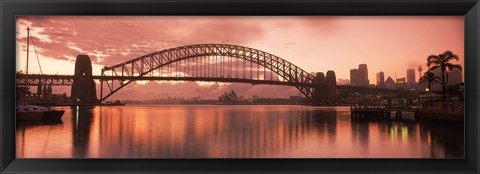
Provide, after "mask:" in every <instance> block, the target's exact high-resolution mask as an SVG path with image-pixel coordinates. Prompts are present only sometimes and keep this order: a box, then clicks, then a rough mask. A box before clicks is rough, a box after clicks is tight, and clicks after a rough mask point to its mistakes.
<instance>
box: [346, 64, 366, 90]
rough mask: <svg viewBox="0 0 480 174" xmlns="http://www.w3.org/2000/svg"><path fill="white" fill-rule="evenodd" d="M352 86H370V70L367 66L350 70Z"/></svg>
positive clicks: (359, 66)
mask: <svg viewBox="0 0 480 174" xmlns="http://www.w3.org/2000/svg"><path fill="white" fill-rule="evenodd" d="M350 85H352V86H368V85H369V80H368V69H367V64H360V65H358V69H351V70H350Z"/></svg>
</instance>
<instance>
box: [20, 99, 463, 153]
mask: <svg viewBox="0 0 480 174" xmlns="http://www.w3.org/2000/svg"><path fill="white" fill-rule="evenodd" d="M63 109H65V110H66V112H65V115H64V117H63V118H62V120H64V123H63V124H56V125H33V126H28V125H20V126H17V156H18V157H25V158H30V157H41V158H44V157H60V158H71V157H73V158H292V157H293V158H352V157H353V158H371V157H373V158H382V157H388V158H391V157H394V158H404V157H407V158H410V157H413V158H418V157H421V158H430V157H435V158H438V157H440V158H443V157H455V158H459V157H463V153H464V149H463V127H462V126H452V125H445V124H438V123H431V122H427V123H425V122H419V121H414V120H413V119H412V120H401V121H399V120H378V121H375V120H369V121H351V120H350V111H349V108H341V107H308V106H184V105H179V106H141V105H140V106H116V107H73V108H63ZM67 120H68V121H67ZM445 130H449V131H448V132H446V131H445ZM452 130H455V131H452ZM57 147H60V148H57ZM55 148H56V149H55Z"/></svg>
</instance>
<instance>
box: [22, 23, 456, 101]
mask: <svg viewBox="0 0 480 174" xmlns="http://www.w3.org/2000/svg"><path fill="white" fill-rule="evenodd" d="M252 21H253V22H256V24H258V23H259V22H258V21H261V24H258V25H252V24H251V23H252ZM100 22H106V24H98V25H96V24H97V23H100ZM440 25H441V26H444V27H443V28H442V30H438V29H436V27H437V26H440ZM27 26H28V27H30V28H31V34H32V36H33V40H34V41H35V44H36V45H35V46H36V47H37V51H38V53H39V57H40V58H41V60H40V62H41V63H42V66H43V71H44V73H48V74H57V73H58V74H73V71H72V69H73V66H74V57H76V55H78V54H88V55H89V56H91V57H92V63H93V74H97V75H98V74H99V71H100V69H101V68H102V67H103V66H110V65H114V64H117V63H121V62H123V61H126V60H130V59H133V58H136V57H138V56H142V55H145V54H148V53H151V52H155V51H159V50H162V49H165V48H171V47H175V46H181V45H188V44H195V43H223V42H224V43H228V44H236V45H243V46H248V47H252V48H257V49H260V50H263V51H266V52H269V53H272V54H274V55H277V56H279V57H282V58H284V59H286V60H288V61H290V62H292V63H294V64H296V65H297V66H299V67H301V68H302V69H304V70H306V71H308V72H312V73H315V72H327V71H328V70H333V71H335V73H336V76H337V79H338V81H340V80H343V79H350V78H349V76H348V75H349V70H350V69H352V68H356V67H357V65H358V64H367V65H368V72H369V73H368V79H369V81H370V84H374V83H375V77H376V72H379V71H383V72H384V73H385V78H387V77H389V76H392V75H393V74H394V73H398V74H403V73H404V72H405V70H406V69H410V68H416V67H418V66H419V65H422V66H423V67H424V68H425V69H427V67H426V58H427V57H428V56H429V55H431V54H439V53H442V52H444V51H445V50H451V51H453V52H454V53H455V54H457V55H459V57H460V61H459V62H458V63H459V64H461V65H462V66H463V60H464V59H463V57H464V55H463V39H464V38H463V17H452V16H448V17H446V16H439V17H348V16H345V17H71V16H70V17H66V16H64V17H62V16H59V17H48V16H47V17H45V16H43V17H42V16H37V17H18V18H17V39H18V40H17V67H16V68H17V70H23V71H24V68H25V57H26V56H25V43H26V42H25V41H26V39H25V37H26V27H27ZM91 26H95V27H91ZM147 26H149V27H147ZM150 26H164V27H163V28H162V30H159V29H155V27H150ZM218 28H221V30H218ZM214 30H215V32H212V31H214ZM132 33H135V34H134V35H132ZM298 33H303V34H298ZM444 39H448V40H449V42H442V41H441V40H444ZM365 41H367V42H365ZM412 43H415V44H412ZM30 51H31V54H30V55H31V58H32V59H30V60H31V61H30V65H29V66H30V68H29V69H30V70H29V71H30V73H38V72H39V70H38V65H36V61H35V59H34V54H33V51H32V49H31V50H30ZM319 52H320V53H319ZM319 55H320V56H319ZM386 57H388V58H386ZM52 64H53V65H55V67H54V68H51V66H50V68H49V66H48V65H52ZM399 77H402V76H401V75H399ZM403 77H406V74H405V75H404V76H403ZM417 78H418V77H417ZM416 81H418V79H416ZM137 83H138V84H143V86H141V85H133V86H130V88H131V89H132V90H130V91H135V90H134V89H136V88H137V89H138V88H142V87H144V88H146V87H147V86H148V85H149V84H148V83H151V82H137ZM194 83H195V84H191V85H190V86H191V87H194V88H202V87H204V88H205V90H208V89H210V88H211V87H212V86H217V85H218V84H214V83H197V82H194ZM176 84H184V85H185V84H189V82H185V83H168V84H166V83H157V84H150V86H152V85H153V86H157V87H158V86H161V85H173V86H175V87H178V86H176ZM219 85H220V86H225V88H224V89H222V92H223V91H228V90H230V88H233V90H236V87H234V86H242V87H244V88H250V89H251V91H256V92H257V93H261V92H262V91H265V89H267V88H266V87H258V86H257V87H252V86H251V85H250V86H246V85H248V84H234V85H231V84H230V85H225V84H219ZM227 86H228V87H230V88H228V87H227ZM175 87H172V88H171V89H176V88H175ZM252 88H256V89H252ZM278 88H279V90H280V89H281V90H287V91H290V92H285V94H282V95H286V94H287V93H288V94H292V93H293V94H297V93H298V92H297V91H296V89H292V90H289V89H286V88H285V89H284V88H282V87H278ZM237 90H238V89H237ZM67 93H68V92H67ZM197 93H199V92H197ZM215 96H216V95H215Z"/></svg>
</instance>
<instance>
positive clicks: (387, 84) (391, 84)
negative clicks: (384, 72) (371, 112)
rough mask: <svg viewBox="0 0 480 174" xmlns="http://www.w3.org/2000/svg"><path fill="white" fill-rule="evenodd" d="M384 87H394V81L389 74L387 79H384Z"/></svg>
mask: <svg viewBox="0 0 480 174" xmlns="http://www.w3.org/2000/svg"><path fill="white" fill-rule="evenodd" d="M385 88H387V89H394V88H395V81H393V79H392V78H391V77H390V76H389V77H388V78H387V80H385Z"/></svg>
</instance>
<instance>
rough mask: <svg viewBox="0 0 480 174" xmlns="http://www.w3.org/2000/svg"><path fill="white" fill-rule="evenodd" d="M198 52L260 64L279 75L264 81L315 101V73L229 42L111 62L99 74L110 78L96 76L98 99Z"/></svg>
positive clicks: (225, 78)
mask: <svg viewBox="0 0 480 174" xmlns="http://www.w3.org/2000/svg"><path fill="white" fill-rule="evenodd" d="M202 56H226V57H233V58H237V59H243V60H245V61H249V62H253V63H255V64H258V65H260V66H263V67H264V68H266V69H268V70H270V71H272V72H273V73H275V74H276V75H277V76H279V77H281V79H277V80H278V82H280V83H275V82H266V83H267V84H269V83H270V84H281V85H289V86H294V87H296V88H297V89H298V90H299V91H300V92H301V93H302V94H303V95H304V96H305V97H306V98H307V99H308V101H309V102H310V104H318V102H317V100H316V99H315V97H314V90H315V84H316V83H315V76H313V75H311V74H309V73H308V72H306V71H305V70H303V69H301V68H300V67H298V66H296V65H294V64H292V63H291V62H289V61H287V60H285V59H282V58H280V57H278V56H275V55H273V54H270V53H267V52H264V51H261V50H258V49H254V48H249V47H244V46H238V45H231V44H195V45H186V46H180V47H175V48H170V49H165V50H161V51H158V52H154V53H150V54H147V55H144V56H140V57H138V58H135V59H132V60H129V61H126V62H123V63H120V64H117V65H114V66H110V67H104V68H103V69H102V75H101V76H102V77H113V78H101V79H100V81H101V87H100V88H101V89H100V93H101V95H100V101H104V100H105V99H107V98H108V97H110V96H111V95H112V94H114V93H115V92H117V91H119V90H120V89H122V88H123V87H125V86H126V85H128V84H129V83H131V82H132V81H135V78H138V77H143V76H146V75H147V74H149V73H151V72H152V71H155V70H156V69H159V68H161V67H164V66H167V65H169V64H172V63H175V62H179V61H182V60H185V59H195V58H198V57H202ZM106 74H108V75H106ZM232 79H234V78H233V77H222V78H220V79H216V80H215V81H220V82H232V81H234V80H232ZM180 80H181V79H180ZM187 80H188V79H187ZM196 80H198V81H212V78H208V77H203V78H202V77H201V78H196ZM238 80H239V82H246V81H248V79H243V81H242V79H238ZM245 80H246V81H245ZM255 81H256V82H260V83H261V81H262V80H253V81H252V83H254V82H255ZM104 83H106V87H107V88H108V90H109V93H108V94H107V95H106V96H103V84H104Z"/></svg>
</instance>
